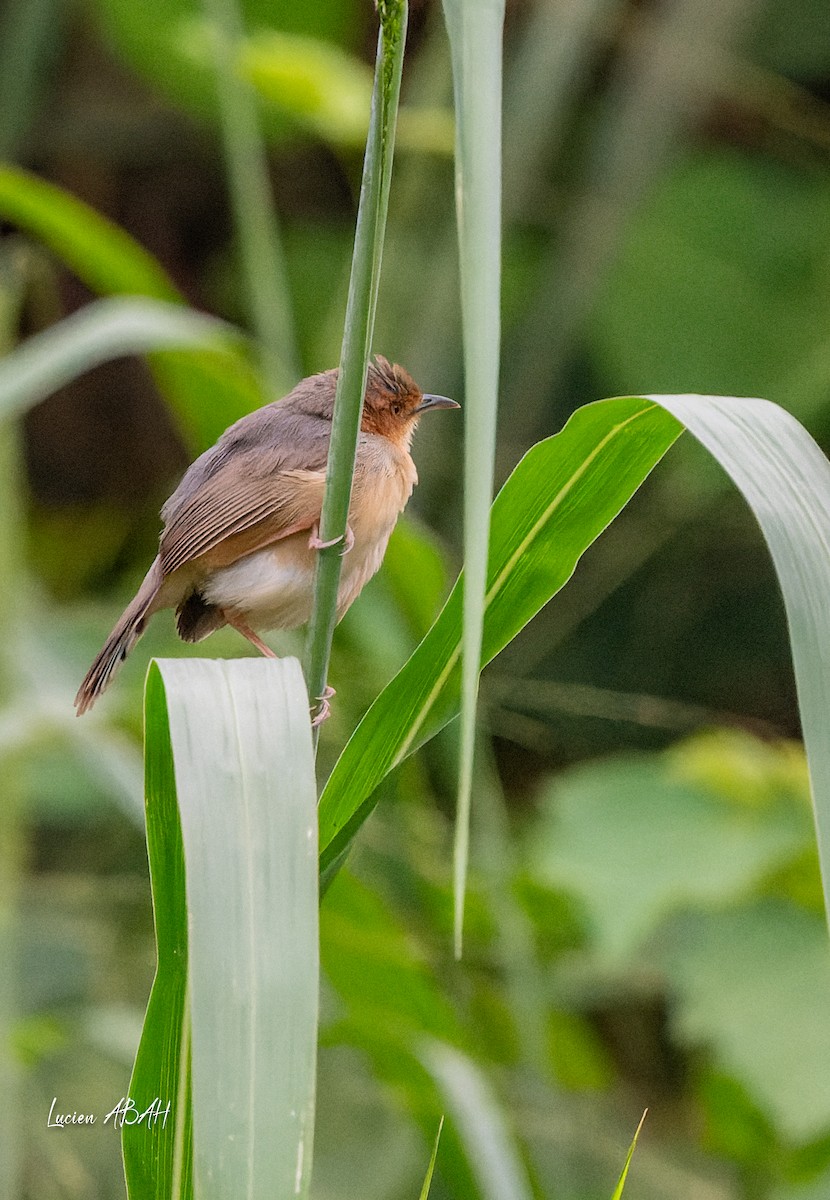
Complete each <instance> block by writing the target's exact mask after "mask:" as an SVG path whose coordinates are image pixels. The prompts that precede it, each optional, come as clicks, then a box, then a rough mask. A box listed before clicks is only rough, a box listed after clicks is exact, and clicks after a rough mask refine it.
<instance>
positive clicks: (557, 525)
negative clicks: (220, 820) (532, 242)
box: [320, 396, 830, 906]
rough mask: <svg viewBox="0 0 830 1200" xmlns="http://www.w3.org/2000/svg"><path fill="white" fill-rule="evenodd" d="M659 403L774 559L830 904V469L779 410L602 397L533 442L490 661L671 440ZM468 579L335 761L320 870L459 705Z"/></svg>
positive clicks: (497, 537) (746, 402) (520, 470)
mask: <svg viewBox="0 0 830 1200" xmlns="http://www.w3.org/2000/svg"><path fill="white" fill-rule="evenodd" d="M649 399H650V400H651V401H653V402H655V403H657V404H659V405H661V406H663V408H664V409H665V410H666V411H667V412H668V413H670V414H672V415H673V416H674V417H675V418H676V419H677V420H678V421H682V422H683V423H684V424H685V425H686V426H687V427H688V429H689V431H690V432H691V433H693V434H694V436H695V437H696V438H697V439H698V441H700V442H701V444H702V445H703V446H705V447H706V449H707V450H709V451H710V453H711V454H712V455H713V456H714V457H715V459H716V460H717V461H718V463H719V464H720V465H721V466H722V467H723V468H724V470H726V472H727V473H728V474H729V476H730V477H731V479H732V480H733V482H734V483H735V484H736V485H737V486H738V487H739V489H740V490H741V491H742V492H743V494H744V497H745V498H746V500H747V501H748V502H749V505H750V507H751V508H752V511H753V512H754V514H755V516H756V518H757V519H758V521H759V523H760V525H761V528H762V530H763V533H764V537H765V538H766V541H767V544H768V546H769V549H770V552H771V554H772V558H773V563H774V565H775V568H776V572H777V575H778V580H779V583H780V585H781V589H782V592H783V596H784V604H785V608H786V612H787V621H788V624H789V630H790V641H791V645H792V652H793V662H794V666H795V677H796V686H797V690H798V699H799V706H800V712H801V721H802V729H803V732H804V743H805V748H806V752H807V763H808V766H809V770H810V782H811V788H812V794H813V804H814V810H815V817H816V829H817V835H818V845H819V859H820V861H821V864H822V877H823V882H824V894H825V906H827V904H828V880H830V747H828V743H827V738H826V715H827V712H828V711H830V609H828V606H827V602H826V598H827V596H828V595H830V553H828V547H830V463H828V461H827V459H826V458H825V457H824V455H823V454H822V452H821V450H820V449H819V448H818V446H817V445H816V443H815V442H814V441H813V439H812V438H811V437H810V435H809V434H808V433H807V431H806V430H805V429H804V428H803V427H802V426H801V425H799V423H798V422H797V421H796V420H795V418H793V417H791V416H790V415H789V414H788V413H786V412H785V411H784V410H783V409H781V408H779V407H778V406H777V405H775V404H771V403H770V402H769V401H766V400H753V399H741V398H736V397H734V396H652V397H648V398H645V399H644V398H642V397H640V398H639V399H637V398H627V399H626V398H623V399H619V400H610V401H601V402H600V403H599V404H595V405H589V406H587V407H586V408H583V409H580V410H579V411H578V412H577V413H575V414H574V416H573V417H572V418H571V420H570V421H569V422H568V424H567V425H566V427H565V429H564V430H563V431H562V433H561V434H559V435H558V436H557V437H556V438H551V439H548V440H547V441H545V442H541V443H539V445H538V446H535V447H534V448H533V450H531V451H530V452H529V453H528V454H527V455H526V456H525V458H524V459H523V460H522V462H521V463H520V464H519V466H518V467H517V469H516V471H514V473H513V475H512V476H511V477H510V479H509V480H508V481H507V483H506V484H505V486H504V488H503V489H502V491H501V493H500V494H499V496H498V497H497V499H496V502H495V505H494V507H493V525H492V530H491V541H490V567H489V578H488V593H487V611H486V613H485V629H484V634H485V637H484V647H483V652H482V663H483V664H484V663H487V662H489V661H490V659H491V658H493V657H494V656H495V655H496V654H497V653H498V652H499V650H501V649H502V648H503V647H504V646H505V645H506V644H507V642H509V641H510V639H511V638H512V637H514V636H515V634H516V633H518V631H519V630H520V629H521V628H522V626H523V625H525V624H526V622H527V621H528V620H529V619H530V618H531V617H532V616H533V615H534V614H535V613H536V612H537V611H538V610H539V608H541V607H542V605H543V604H544V603H545V602H546V601H547V600H548V599H550V597H551V596H552V595H553V594H554V593H555V592H556V591H557V590H558V588H559V587H561V586H562V585H563V584H564V583H565V582H566V581H567V579H568V578H569V577H570V574H571V572H572V571H573V568H574V566H575V565H576V562H577V560H578V558H579V556H580V554H581V553H582V552H583V551H584V549H585V548H586V547H587V546H588V545H590V543H591V541H592V540H593V539H594V538H595V537H596V536H597V535H598V534H599V533H600V532H601V531H602V529H603V528H604V527H605V526H606V525H607V524H608V522H609V521H610V520H611V519H613V517H614V516H615V515H616V513H617V512H619V510H620V509H621V508H622V507H623V505H624V504H625V503H626V501H627V500H628V499H629V498H630V496H631V495H632V493H633V492H634V490H635V489H636V487H637V485H638V484H639V483H640V482H641V481H642V479H643V478H645V476H646V475H647V474H648V472H649V470H651V468H652V467H653V466H654V465H655V463H656V462H657V461H658V460H659V458H660V457H661V455H662V454H663V453H664V452H665V450H666V449H667V448H668V446H669V445H671V442H672V441H673V440H674V438H675V437H676V434H677V426H676V425H673V424H671V423H669V424H666V423H665V419H664V420H663V422H662V423H661V421H660V420H658V419H656V418H655V417H654V414H653V411H652V410H650V409H649V408H648V405H647V403H646V401H647V400H649ZM459 584H460V581H459ZM459 584H456V587H455V588H454V589H453V592H452V594H451V595H450V598H449V600H448V601H447V604H446V606H445V608H444V610H443V612H442V613H441V615H440V616H439V618H438V620H437V621H436V623H435V625H434V626H433V628H432V630H431V631H430V632H429V634H428V635H427V637H426V638H425V639H424V641H423V642H422V643H421V645H420V646H419V647H418V649H417V650H416V651H415V653H414V654H413V656H412V657H411V658H410V660H409V662H408V663H407V664H406V665H405V666H404V667H403V669H402V670H401V671H400V672H399V673H398V675H397V676H396V677H395V678H394V679H393V680H392V682H391V683H390V684H389V685H388V686H387V688H385V689H384V691H383V693H382V694H381V695H380V696H379V697H378V700H377V701H376V702H375V703H374V704H373V705H372V707H371V708H370V709H369V711H368V713H367V714H366V716H365V717H364V718H363V721H362V722H361V723H360V725H359V726H358V728H357V729H356V731H355V733H354V735H353V736H352V738H351V740H350V741H349V743H348V745H347V746H346V748H345V750H344V751H343V754H342V755H341V756H340V759H339V760H338V762H337V763H336V765H335V768H334V771H333V772H332V775H331V778H330V779H329V782H328V784H327V786H326V789H325V791H324V793H323V797H322V801H321V808H320V844H321V847H322V869H323V870H324V871H326V870H327V868H329V867H330V866H331V864H333V863H334V861H335V860H336V859H337V858H338V856H339V855H340V854H342V853H343V851H344V850H345V849H346V847H347V846H348V843H349V841H350V840H351V838H352V837H353V836H354V832H355V830H356V829H357V828H358V827H359V826H360V824H361V823H362V822H363V821H364V820H365V818H366V816H367V815H368V813H369V811H370V810H371V807H372V799H371V797H372V792H373V791H374V789H375V787H376V786H377V784H378V783H379V782H380V780H381V779H382V778H383V777H384V775H385V774H386V773H387V772H388V771H389V770H391V769H392V768H393V767H394V766H396V765H397V764H398V763H399V762H401V761H402V759H403V758H404V757H406V755H407V754H408V753H409V752H410V751H411V750H412V749H413V748H414V747H415V745H417V744H418V743H419V742H421V741H424V740H426V738H428V737H430V736H431V735H432V734H433V733H435V732H436V730H437V729H440V728H441V727H442V725H444V724H446V722H447V721H448V720H450V719H451V718H452V716H454V715H455V712H456V711H457V706H458V686H459V685H458V660H459V653H460V649H459V637H460V613H459V608H460V598H459V592H460V586H459ZM368 747H371V750H369V749H368Z"/></svg>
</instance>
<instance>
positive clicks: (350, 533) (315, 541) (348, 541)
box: [308, 521, 354, 554]
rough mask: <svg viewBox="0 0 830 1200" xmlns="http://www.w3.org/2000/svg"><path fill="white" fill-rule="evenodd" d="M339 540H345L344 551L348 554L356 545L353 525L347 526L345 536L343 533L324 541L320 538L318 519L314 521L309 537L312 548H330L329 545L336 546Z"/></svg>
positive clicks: (309, 544) (310, 547)
mask: <svg viewBox="0 0 830 1200" xmlns="http://www.w3.org/2000/svg"><path fill="white" fill-rule="evenodd" d="M338 542H343V553H344V554H348V553H349V551H350V550H351V548H352V546H354V530H353V529H352V527H351V525H347V526H346V534H345V537H344V536H343V535H342V534H341V536H340V537H336V538H332V539H331V541H329V542H323V541H321V540H320V526H319V524H318V523H317V522H316V521H315V522H314V525H313V526H312V529H311V535H310V537H309V539H308V546H309V549H310V550H328V548H329V546H336V545H337V543H338Z"/></svg>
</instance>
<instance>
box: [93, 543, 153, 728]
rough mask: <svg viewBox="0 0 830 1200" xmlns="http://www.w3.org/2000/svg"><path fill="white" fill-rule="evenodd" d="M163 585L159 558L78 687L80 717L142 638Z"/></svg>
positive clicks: (107, 685) (107, 684)
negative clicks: (154, 602)
mask: <svg viewBox="0 0 830 1200" xmlns="http://www.w3.org/2000/svg"><path fill="white" fill-rule="evenodd" d="M161 584H162V573H161V563H160V562H159V560H158V558H157V559H156V560H155V562H154V563H153V565H152V566H151V567H150V570H149V571H148V572H147V574H146V575H145V576H144V582H143V583H142V585H141V587H140V588H139V589H138V591H137V592H136V594H135V596H134V598H133V599H132V600H131V601H130V603H129V604H128V605H127V607H126V608H125V609H124V612H123V613H122V614H121V617H120V619H119V621H118V624H117V625H116V626H115V628H114V629H113V631H112V633H111V634H110V635H109V637H108V638H107V640H106V642H104V646H103V649H102V650H101V651H100V653H99V654H98V656H97V658H96V659H95V662H94V663H93V664H92V666H91V667H90V668H89V670H88V671H87V673H86V677H85V678H84V681H83V683H82V684H81V686H80V687H79V688H78V694H77V696H76V697H75V708H76V709H77V710H78V716H79V717H80V716H83V714H84V713H85V712H86V711H87V710H88V709H90V708H92V706H93V704H94V703H95V701H96V700H97V699H98V697H99V696H100V695H101V693H102V692H103V691H104V690H105V689H106V688H107V687H109V684H110V681H111V679H112V677H113V675H114V674H115V672H116V671H117V669H118V668H119V667H120V666H121V664H122V662H123V661H124V659H125V658H126V657H127V655H128V654H129V653H130V651H131V650H132V648H133V646H134V645H135V644H136V642H137V641H138V639H139V638H140V637H141V635H142V633H143V632H144V627H145V626H146V624H147V617H148V616H149V615H150V613H151V611H152V607H153V601H154V600H155V599H156V596H157V595H158V593H159V589H160V588H161Z"/></svg>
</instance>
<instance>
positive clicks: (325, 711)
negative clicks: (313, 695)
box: [311, 687, 337, 729]
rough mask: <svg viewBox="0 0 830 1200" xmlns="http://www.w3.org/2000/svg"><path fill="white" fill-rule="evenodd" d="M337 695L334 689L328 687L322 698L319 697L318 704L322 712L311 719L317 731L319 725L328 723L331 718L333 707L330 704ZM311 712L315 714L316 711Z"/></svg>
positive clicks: (312, 726) (324, 690) (313, 727)
mask: <svg viewBox="0 0 830 1200" xmlns="http://www.w3.org/2000/svg"><path fill="white" fill-rule="evenodd" d="M336 695H337V692H335V690H334V688H333V687H326V688H324V689H323V694H322V696H318V697H317V703H318V704H319V706H320V711H319V712H318V713H317V714H316V715H315V716H314V717H312V719H311V728H312V729H316V728H317V726H318V725H322V724H323V722H324V721H327V720H328V718H329V717H330V716H331V705H330V704H329V700H331V699H332V697H334V696H336ZM311 711H312V712H314V709H313V708H312V710H311Z"/></svg>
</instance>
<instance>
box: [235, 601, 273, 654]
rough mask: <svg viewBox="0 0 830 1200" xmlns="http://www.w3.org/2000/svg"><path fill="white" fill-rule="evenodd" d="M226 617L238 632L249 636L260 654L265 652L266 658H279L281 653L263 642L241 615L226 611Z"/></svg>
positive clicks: (249, 639) (248, 638)
mask: <svg viewBox="0 0 830 1200" xmlns="http://www.w3.org/2000/svg"><path fill="white" fill-rule="evenodd" d="M224 617H225V620H226V621H227V623H228V624H229V625H230V626H231V627H232V628H233V629H235V630H236V632H237V633H241V634H242V636H243V637H244V638H247V640H248V641H249V642H250V643H251V645H252V646H256V648H257V650H258V651H259V652H260V654H264V655H265V657H266V658H279V655H278V654H275V653H274V651H273V650H272V649H271V647H270V646H268V645H267V644H266V643H265V642H263V640H262V638H261V637H259V635H258V634H256V633H254V631H253V629H251V627H250V625H248V624H247V623H246V622H245V621H243V620H242V618H241V617H238V616H235V615H234V614H233V613H228V612H226V613H224Z"/></svg>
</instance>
